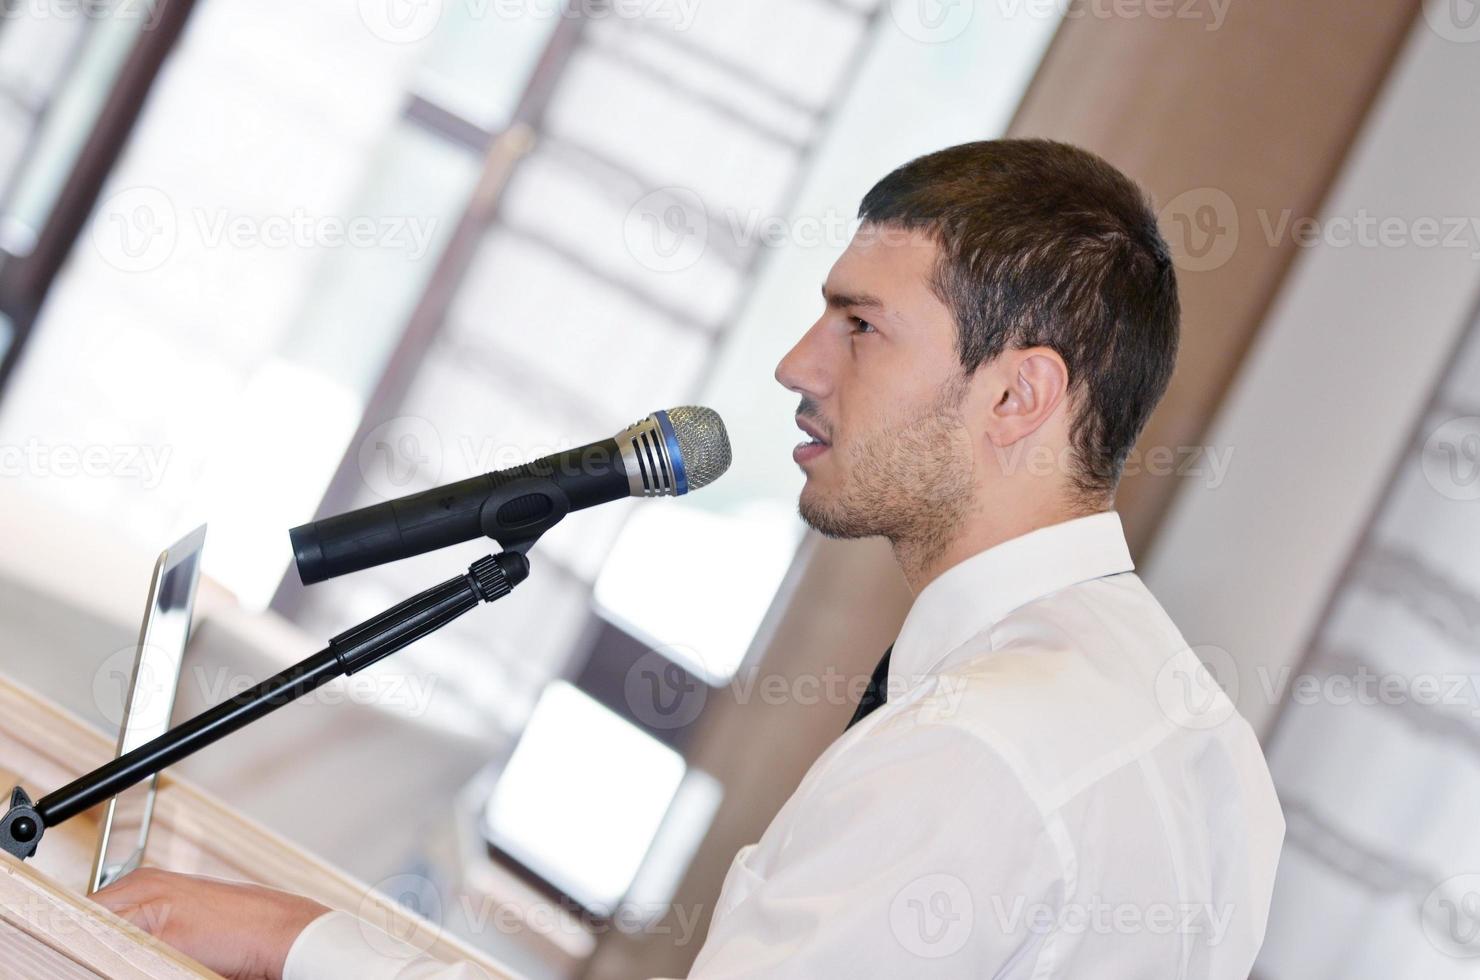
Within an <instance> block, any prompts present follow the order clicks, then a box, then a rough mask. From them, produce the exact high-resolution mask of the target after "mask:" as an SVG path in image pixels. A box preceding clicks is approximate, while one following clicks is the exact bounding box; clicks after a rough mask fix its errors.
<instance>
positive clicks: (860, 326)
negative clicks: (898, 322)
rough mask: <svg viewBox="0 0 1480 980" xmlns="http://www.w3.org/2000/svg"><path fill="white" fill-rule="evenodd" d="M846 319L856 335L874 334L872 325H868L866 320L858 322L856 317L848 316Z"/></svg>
mask: <svg viewBox="0 0 1480 980" xmlns="http://www.w3.org/2000/svg"><path fill="white" fill-rule="evenodd" d="M848 319H849V320H850V321H851V322H852V324H853V330H854V331H855V332H856V333H873V332H874V325H873V324H872V323H869V322H868V321H867V320H860V319H859V318H858V317H856V316H850V317H849V318H848Z"/></svg>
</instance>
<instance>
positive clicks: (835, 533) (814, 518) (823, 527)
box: [797, 480, 879, 540]
mask: <svg viewBox="0 0 1480 980" xmlns="http://www.w3.org/2000/svg"><path fill="white" fill-rule="evenodd" d="M812 482H813V481H811V480H808V481H807V485H806V486H805V487H803V488H802V493H801V496H800V497H798V498H797V513H798V514H800V515H801V518H802V523H804V524H806V525H807V526H808V527H810V528H811V529H812V530H814V531H816V532H817V533H819V534H821V535H822V536H823V537H826V538H841V539H847V540H851V539H854V538H869V537H873V536H874V535H876V534H878V533H879V532H878V531H877V530H874V529H872V528H870V527H867V526H866V525H865V524H864V522H863V521H861V520H858V519H857V517H855V516H854V515H852V514H849V513H847V512H846V511H845V510H844V509H843V508H840V507H838V506H837V504H836V503H835V502H834V501H831V500H828V499H826V498H825V497H824V496H823V494H821V493H820V492H818V491H817V489H816V488H815V487H814V486H813V485H812Z"/></svg>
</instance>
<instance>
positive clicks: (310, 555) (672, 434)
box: [289, 408, 730, 585]
mask: <svg viewBox="0 0 1480 980" xmlns="http://www.w3.org/2000/svg"><path fill="white" fill-rule="evenodd" d="M686 450H687V452H686ZM729 453H730V450H729V440H728V437H727V436H726V434H725V431H724V424H723V423H722V422H721V421H720V420H719V416H718V415H716V414H715V413H714V412H712V411H710V410H709V409H705V408H675V409H673V410H672V411H671V412H655V413H653V414H652V415H649V416H648V417H647V418H646V419H643V420H642V421H641V422H638V423H637V424H635V425H633V426H630V427H629V428H627V429H625V430H623V431H622V432H620V433H618V434H617V435H616V436H615V437H614V438H611V439H603V440H601V441H599V442H593V443H591V444H589V445H586V446H582V447H580V448H578V449H568V450H566V451H564V452H560V453H554V454H552V455H550V456H546V457H544V458H543V459H538V460H535V461H534V462H532V463H525V464H523V465H521V466H515V467H511V468H509V469H506V470H499V471H497V472H494V473H485V474H483V475H482V476H475V477H472V478H471V479H467V480H463V481H461V482H458V483H453V484H449V485H447V486H444V487H436V488H434V489H431V490H425V491H423V492H421V493H417V494H412V495H411V496H407V497H401V498H399V499H396V500H391V501H387V502H386V503H382V504H375V505H372V506H370V507H363V508H361V509H359V510H356V511H351V512H349V513H347V514H341V515H339V516H337V517H330V518H326V519H324V520H321V521H315V522H313V523H310V524H304V525H302V526H300V527H296V528H293V530H292V531H290V532H289V535H290V537H291V538H292V542H293V555H294V559H295V561H296V563H297V566H298V576H299V578H300V579H301V580H302V581H303V584H304V585H312V584H314V583H315V582H322V581H324V580H325V579H329V578H333V577H335V576H337V575H344V574H347V573H349V572H356V571H360V570H362V569H366V568H371V567H373V566H375V565H381V564H384V563H386V562H390V561H397V560H399V559H402V558H409V557H411V556H412V555H420V554H424V553H425V552H428V551H434V550H437V549H439V548H446V547H448V546H450V545H454V544H459V543H461V542H463V541H471V540H472V539H474V538H477V537H482V536H487V537H490V538H494V539H495V540H497V541H498V542H499V543H500V544H502V545H503V546H504V547H505V548H512V549H516V550H522V549H524V548H527V547H528V546H529V545H530V544H533V543H534V540H535V539H537V538H538V537H539V535H540V534H542V533H544V532H545V531H546V530H548V529H549V528H550V527H552V526H553V525H554V524H555V523H557V522H558V521H559V520H560V519H561V518H563V517H564V516H565V515H566V514H567V513H569V512H570V511H573V510H583V509H584V508H587V507H595V506H596V505H598V504H604V503H609V502H611V501H613V500H619V499H621V498H623V497H663V496H673V497H676V496H682V495H683V494H685V493H688V492H689V490H690V489H697V488H698V487H702V486H705V485H707V484H708V483H710V482H712V481H713V480H714V479H717V478H718V477H719V475H720V474H721V473H723V472H724V470H725V469H726V468H728V466H729V462H730V455H729Z"/></svg>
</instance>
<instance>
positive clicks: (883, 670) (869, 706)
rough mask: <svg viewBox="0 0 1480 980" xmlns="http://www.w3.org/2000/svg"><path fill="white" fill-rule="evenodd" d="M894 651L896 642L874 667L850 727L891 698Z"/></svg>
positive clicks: (849, 723) (849, 724) (890, 645)
mask: <svg viewBox="0 0 1480 980" xmlns="http://www.w3.org/2000/svg"><path fill="white" fill-rule="evenodd" d="M893 652H894V644H893V643H891V644H889V649H887V650H885V651H884V656H883V657H881V658H880V659H879V666H877V667H875V668H874V676H872V677H870V678H869V679H868V687H867V688H865V689H864V692H863V697H861V698H859V699H858V710H856V711H854V712H853V720H852V721H850V722H848V727H847V728H844V729H843V731H845V732H846V731H847V730H848V728H852V727H853V726H854V725H856V724H858V723H859V722H860V721H863V719H865V718H867V717H868V714H869V712H870V711H873V710H874V709H875V708H877V707H879V705H881V704H883V703H884V702H885V701H888V700H889V655H890V654H891V653H893Z"/></svg>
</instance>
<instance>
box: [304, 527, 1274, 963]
mask: <svg viewBox="0 0 1480 980" xmlns="http://www.w3.org/2000/svg"><path fill="white" fill-rule="evenodd" d="M1132 567H1133V566H1132V563H1131V559H1130V554H1129V552H1128V550H1127V549H1126V544H1125V538H1124V535H1123V533H1122V531H1121V525H1120V518H1119V517H1118V516H1117V515H1116V514H1115V513H1113V512H1106V513H1101V514H1095V515H1093V516H1090V517H1083V518H1079V519H1076V520H1072V521H1067V522H1065V523H1062V524H1057V525H1054V526H1052V527H1047V528H1043V529H1041V530H1037V531H1034V532H1032V533H1030V534H1026V535H1023V536H1022V537H1019V538H1015V539H1013V540H1011V541H1008V542H1005V543H1004V544H1001V545H998V546H997V547H994V548H991V549H988V550H987V551H984V552H982V553H980V554H978V555H975V556H973V557H971V558H969V559H967V560H965V561H963V562H961V563H960V564H958V565H956V566H954V567H953V568H951V569H949V570H947V571H946V572H945V573H944V574H942V575H941V576H939V577H938V578H936V579H935V580H934V581H932V582H931V583H930V584H929V585H928V586H926V588H924V589H923V590H922V591H921V592H920V594H919V596H917V597H916V600H915V603H914V605H913V606H912V607H911V609H910V612H909V615H908V616H907V617H906V619H905V623H904V626H903V628H902V630H901V632H900V635H899V639H898V641H897V642H896V643H895V644H894V652H893V654H892V656H891V658H890V664H889V681H888V701H887V703H886V704H884V705H883V706H881V707H880V708H878V709H877V710H875V711H874V712H873V713H872V714H870V715H868V716H867V717H866V718H865V719H863V720H862V721H861V722H860V723H859V724H857V725H855V726H854V727H853V728H851V729H849V730H848V732H847V733H846V734H844V735H842V736H841V737H840V738H839V739H838V740H837V741H836V742H834V743H833V744H832V745H831V746H830V747H829V748H828V749H827V750H826V751H825V752H824V753H823V754H822V755H821V756H820V757H819V758H818V759H817V761H816V762H815V763H814V764H813V766H812V768H811V769H810V770H809V771H808V772H807V774H806V776H805V777H803V779H802V782H801V784H800V785H799V786H798V787H797V790H796V792H795V793H794V794H793V795H792V797H791V799H790V800H788V801H787V803H786V805H785V806H784V807H782V809H781V811H780V812H779V813H778V814H777V815H776V817H775V819H774V820H773V821H772V822H771V825H770V827H769V828H767V830H766V832H765V834H764V835H762V837H761V839H760V841H759V842H758V843H756V844H753V845H751V846H749V847H746V848H743V849H742V850H741V851H740V853H739V854H737V855H736V857H735V860H734V863H733V864H732V865H731V867H730V871H729V874H728V875H727V876H726V878H725V883H724V888H723V890H722V892H721V894H720V898H719V902H718V904H717V906H716V908H715V913H714V917H713V921H712V923H711V925H710V929H709V935H708V938H707V940H706V942H705V944H704V946H703V948H702V949H701V950H700V952H699V955H698V959H697V961H696V962H695V964H694V968H693V971H692V972H691V973H690V978H691V980H725V978H738V977H775V978H796V980H812V978H818V977H832V976H840V977H851V978H872V977H878V978H886V977H887V978H895V977H911V978H914V977H951V978H959V977H991V978H998V980H1029V978H1035V980H1037V978H1071V977H1072V978H1088V980H1245V978H1247V977H1248V975H1249V970H1250V967H1251V966H1252V964H1253V962H1254V956H1255V953H1256V952H1257V951H1258V949H1259V945H1260V943H1261V942H1262V941H1263V938H1264V927H1265V920H1266V917H1267V915H1268V912H1269V901H1270V892H1271V890H1272V888H1273V885H1274V872H1275V865H1276V863H1277V861H1278V858H1279V851H1280V845H1281V842H1282V840H1283V837H1284V829H1285V824H1284V819H1283V817H1282V816H1281V814H1280V809H1279V803H1278V801H1277V799H1276V797H1275V793H1274V787H1273V784H1272V783H1271V780H1270V777H1269V771H1268V769H1267V767H1266V766H1265V762H1264V757H1263V755H1262V753H1261V752H1260V749H1259V744H1258V741H1257V740H1256V739H1255V737H1254V734H1253V732H1252V731H1251V729H1250V728H1249V726H1248V724H1247V723H1246V722H1245V721H1244V720H1243V719H1242V718H1241V717H1239V715H1238V714H1237V713H1236V712H1235V710H1234V708H1233V706H1232V704H1231V703H1230V702H1229V701H1228V699H1227V697H1225V696H1224V694H1223V692H1222V690H1221V689H1220V688H1218V686H1217V684H1216V683H1215V682H1213V681H1212V679H1211V678H1210V676H1209V675H1208V673H1207V671H1206V670H1204V669H1203V668H1202V667H1201V664H1200V661H1199V660H1198V659H1197V655H1196V654H1195V653H1194V652H1193V651H1192V650H1191V649H1189V648H1188V646H1187V643H1186V641H1184V640H1183V638H1182V636H1181V634H1180V633H1179V632H1178V631H1177V628H1176V627H1175V626H1174V625H1173V624H1172V622H1171V620H1170V619H1168V618H1167V615H1166V613H1165V612H1164V611H1163V610H1162V608H1161V606H1160V605H1158V604H1157V602H1156V600H1155V599H1154V598H1152V596H1151V594H1150V593H1149V592H1148V591H1147V590H1146V587H1145V586H1144V585H1143V584H1142V583H1141V580H1140V578H1139V577H1137V576H1136V575H1135V574H1134V572H1133V571H1132ZM367 928H368V927H362V924H360V923H358V922H357V920H355V919H353V918H352V917H350V916H348V915H345V914H344V913H333V914H331V915H327V916H324V917H323V918H321V919H319V920H317V921H316V922H314V923H313V924H312V925H310V926H309V928H308V929H307V930H306V931H305V932H304V934H303V935H302V936H301V937H300V938H299V940H298V942H297V943H295V944H294V946H293V949H292V951H291V952H290V954H289V957H288V964H287V970H286V980H340V978H343V980H351V978H353V980H378V978H381V977H385V978H391V977H395V978H398V980H411V978H413V977H414V978H424V980H433V978H435V980H454V978H456V980H463V978H475V977H482V973H481V972H479V971H476V970H474V969H473V968H471V967H447V966H443V965H440V964H435V963H433V962H431V961H429V960H425V959H421V958H417V957H415V956H414V951H411V950H409V948H408V950H407V951H406V958H396V957H394V956H388V955H386V953H385V952H384V950H385V949H386V948H387V943H386V942H385V941H377V942H375V943H374V944H373V945H374V946H375V947H376V948H378V949H379V950H381V951H380V952H375V951H372V950H370V949H369V944H367V943H366V941H365V939H364V934H365V933H364V930H365V929H367Z"/></svg>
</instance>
